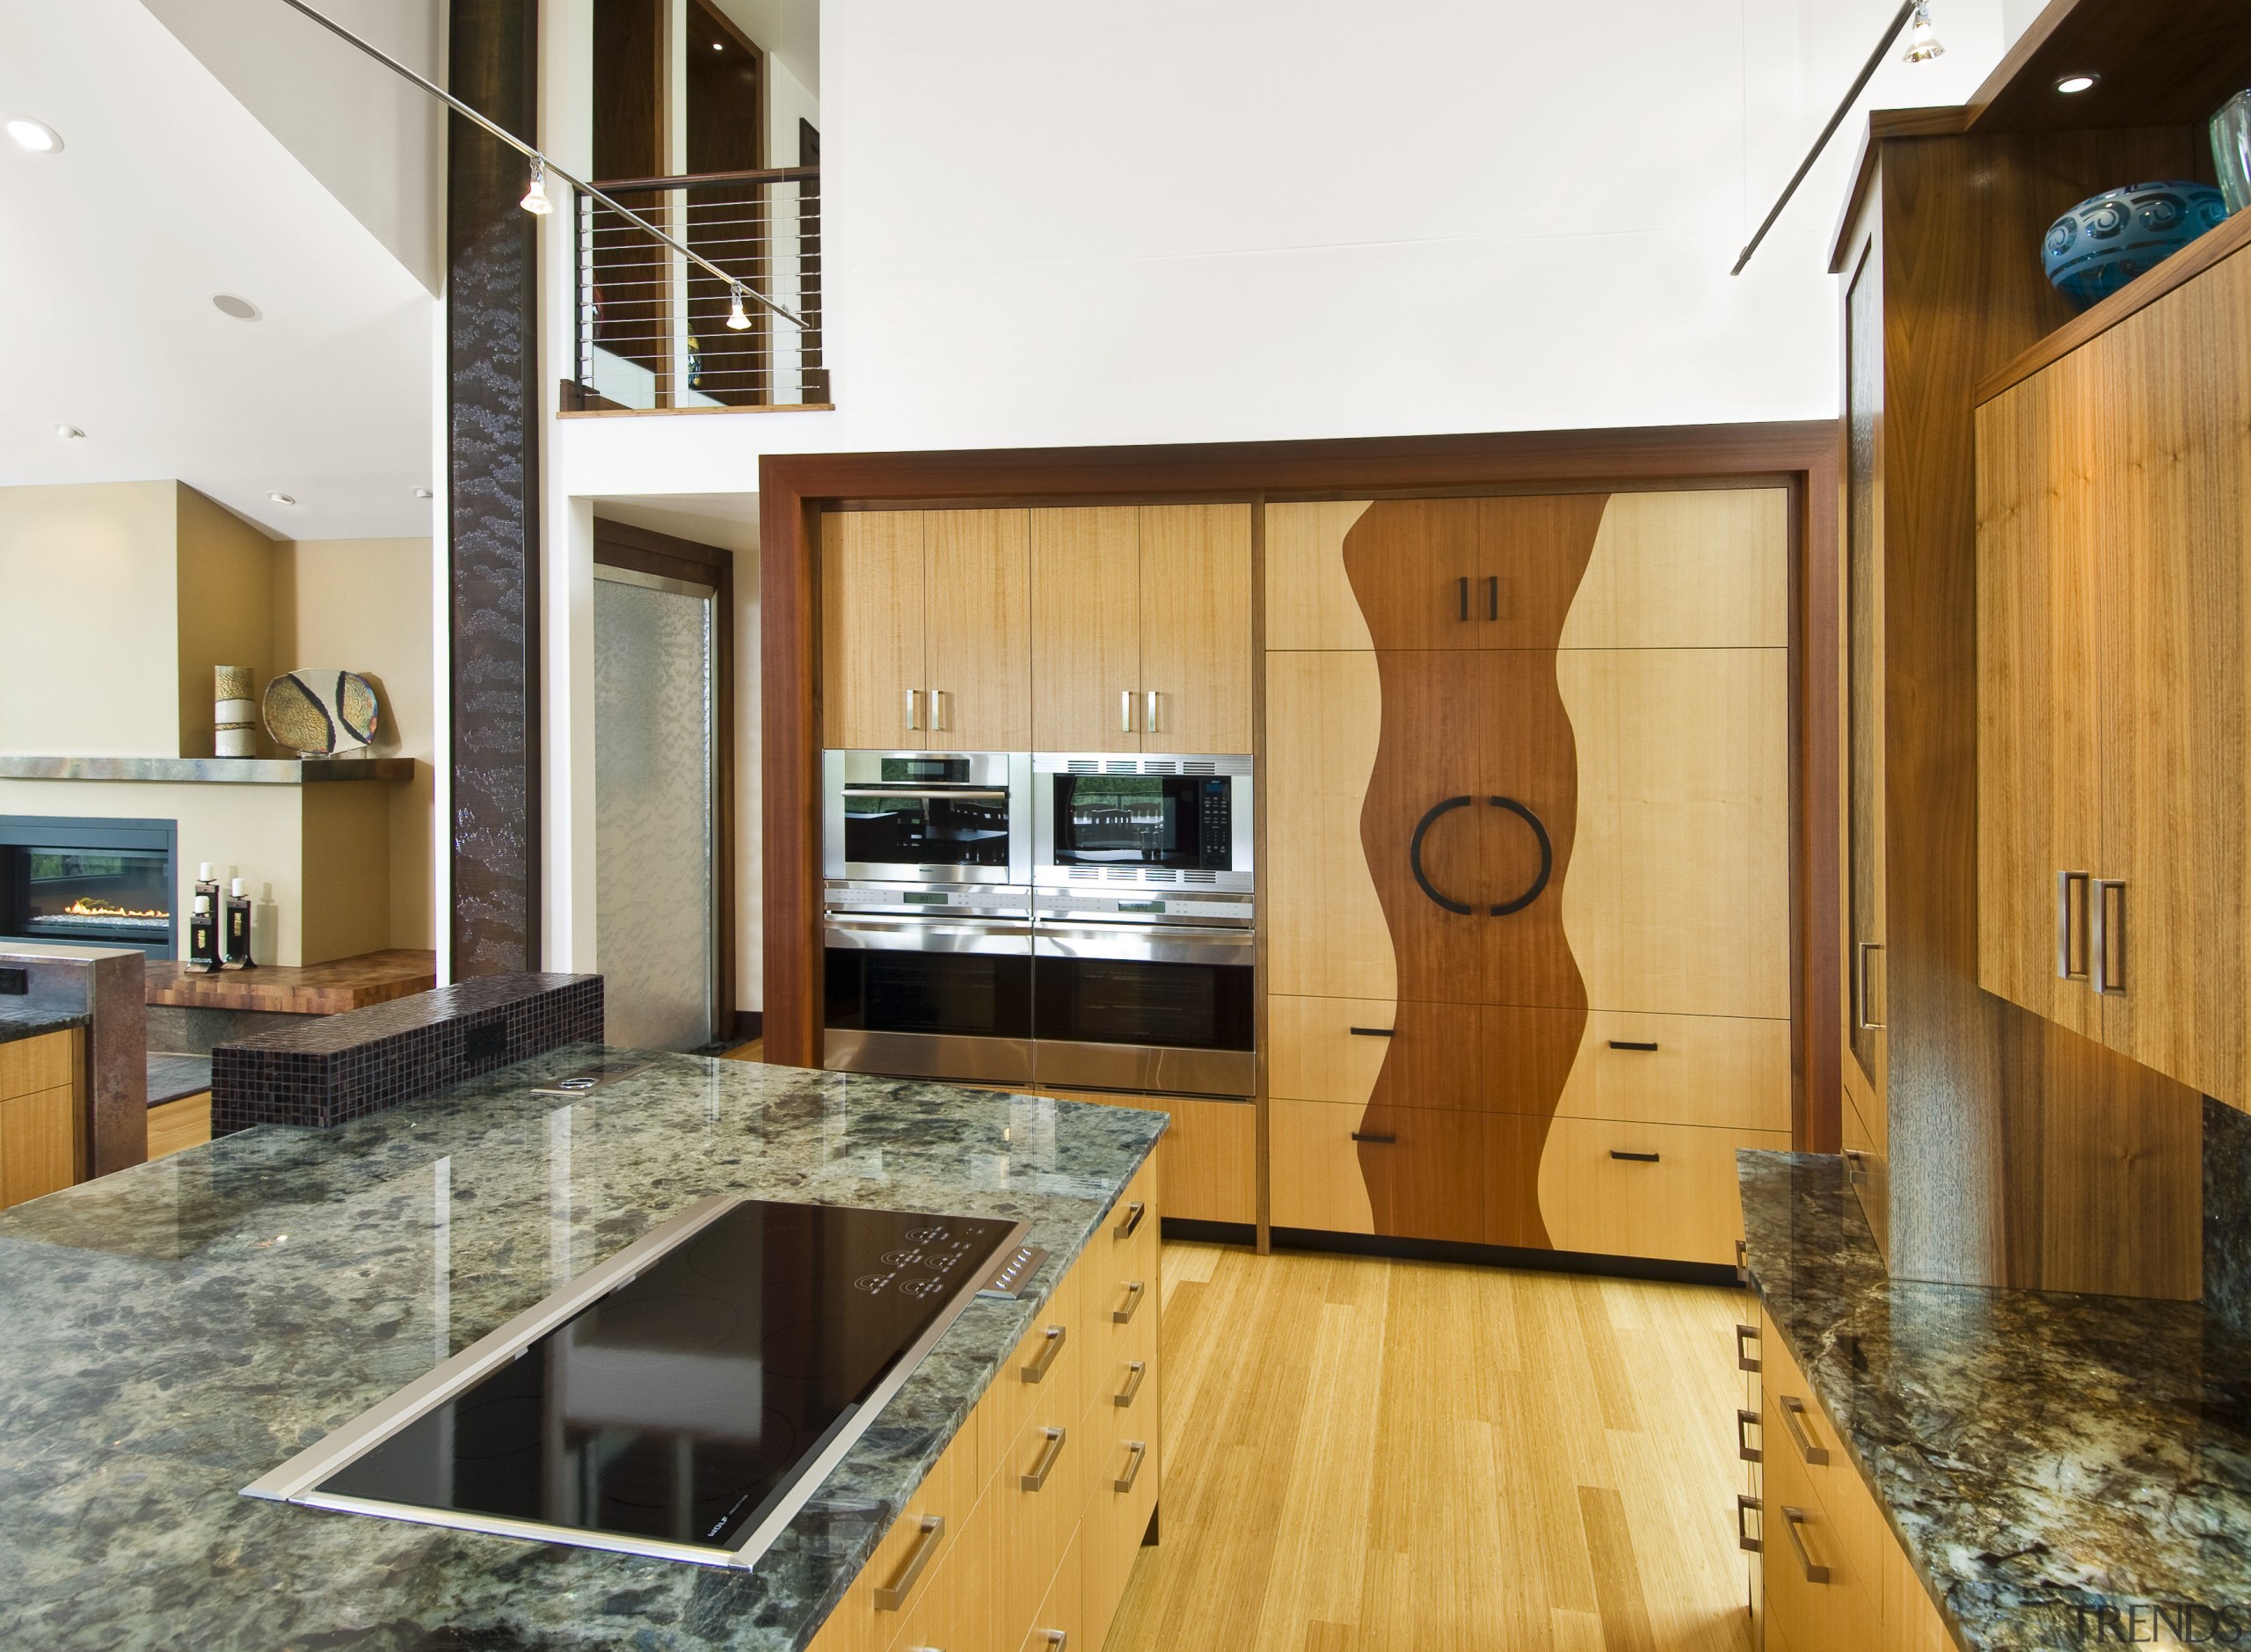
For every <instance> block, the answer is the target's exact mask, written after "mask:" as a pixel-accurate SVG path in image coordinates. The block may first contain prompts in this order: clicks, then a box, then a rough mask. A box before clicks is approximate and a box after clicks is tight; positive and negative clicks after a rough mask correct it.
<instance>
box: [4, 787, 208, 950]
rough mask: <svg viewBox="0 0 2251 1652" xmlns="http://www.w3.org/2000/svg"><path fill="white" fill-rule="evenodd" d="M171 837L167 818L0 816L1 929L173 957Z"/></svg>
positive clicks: (26, 937)
mask: <svg viewBox="0 0 2251 1652" xmlns="http://www.w3.org/2000/svg"><path fill="white" fill-rule="evenodd" d="M42 827H45V828H46V829H45V830H42V829H41V828H42ZM171 839H172V832H171V822H170V821H164V822H153V821H152V822H142V821H116V822H109V821H80V820H72V821H69V822H64V821H59V820H57V821H51V822H50V821H41V820H39V819H26V818H25V817H22V816H15V817H11V818H8V819H4V820H0V935H4V936H6V937H10V938H13V939H16V940H21V941H52V942H65V943H69V944H72V945H79V946H130V947H139V948H140V949H141V950H143V951H144V952H147V953H148V954H149V956H150V957H171V956H173V935H174V933H175V930H174V927H173V921H172V903H173V894H172V891H173V888H174V883H173V877H172V841H171ZM9 840H13V841H9Z"/></svg>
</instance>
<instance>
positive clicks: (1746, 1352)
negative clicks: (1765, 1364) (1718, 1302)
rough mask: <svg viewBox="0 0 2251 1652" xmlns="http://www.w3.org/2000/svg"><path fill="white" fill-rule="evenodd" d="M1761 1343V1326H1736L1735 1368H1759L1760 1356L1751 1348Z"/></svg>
mask: <svg viewBox="0 0 2251 1652" xmlns="http://www.w3.org/2000/svg"><path fill="white" fill-rule="evenodd" d="M1758 1345H1759V1328H1758V1327H1757V1326H1755V1325H1738V1326H1737V1327H1736V1328H1735V1368H1736V1369H1737V1371H1756V1370H1758V1369H1759V1356H1758V1355H1756V1354H1754V1353H1752V1351H1751V1350H1752V1349H1754V1348H1756V1347H1757V1346H1758Z"/></svg>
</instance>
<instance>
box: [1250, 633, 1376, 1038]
mask: <svg viewBox="0 0 2251 1652" xmlns="http://www.w3.org/2000/svg"><path fill="white" fill-rule="evenodd" d="M1383 703H1384V701H1383V682H1382V676H1381V673H1380V671H1379V670H1378V668H1377V665H1376V657H1375V655H1374V654H1373V653H1370V652H1364V651H1363V652H1345V651H1333V652H1323V653H1298V652H1290V653H1269V654H1268V655H1267V656H1266V774H1265V782H1266V784H1265V795H1264V797H1263V798H1261V800H1260V802H1261V804H1262V805H1263V806H1262V812H1263V813H1264V815H1265V816H1266V818H1267V819H1268V820H1270V821H1273V820H1286V821H1288V822H1289V823H1290V828H1289V830H1287V831H1286V832H1273V831H1270V832H1269V833H1267V834H1266V848H1265V859H1264V873H1263V876H1264V883H1265V890H1264V904H1265V909H1266V910H1265V923H1264V926H1263V927H1264V929H1265V932H1266V983H1265V985H1266V989H1267V991H1269V992H1270V993H1283V994H1290V995H1296V996H1300V997H1314V998H1360V999H1381V1000H1384V1001H1390V1000H1392V999H1395V997H1396V996H1397V995H1398V992H1399V972H1398V966H1397V964H1396V961H1395V957H1394V954H1393V951H1392V943H1391V931H1390V929H1389V928H1388V927H1387V926H1386V924H1385V921H1384V909H1383V905H1382V901H1381V899H1380V897H1379V895H1378V893H1377V890H1376V884H1375V881H1374V878H1373V875H1372V873H1371V871H1370V870H1369V866H1368V860H1367V852H1366V848H1365V847H1364V846H1363V843H1362V841H1361V837H1360V814H1361V810H1362V808H1363V806H1364V804H1366V799H1367V797H1368V791H1369V785H1370V781H1371V777H1372V776H1373V773H1374V769H1375V763H1376V753H1377V748H1378V745H1379V743H1380V739H1381V735H1382V725H1383Z"/></svg>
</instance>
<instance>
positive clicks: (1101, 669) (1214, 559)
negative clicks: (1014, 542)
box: [1030, 505, 1251, 754]
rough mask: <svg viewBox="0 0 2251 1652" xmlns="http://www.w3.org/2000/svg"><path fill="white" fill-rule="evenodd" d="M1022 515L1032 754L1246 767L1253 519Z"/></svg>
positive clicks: (1131, 511)
mask: <svg viewBox="0 0 2251 1652" xmlns="http://www.w3.org/2000/svg"><path fill="white" fill-rule="evenodd" d="M1250 594H1251V552H1250V507H1249V506H1248V505H1151V506H1119V507H1094V508H1085V509H1073V510H1044V511H1034V512H1032V513H1031V613H1032V625H1031V630H1032V639H1033V640H1032V666H1033V690H1034V692H1033V696H1032V705H1033V711H1032V730H1031V741H1030V744H1031V746H1032V747H1033V748H1034V749H1036V750H1038V751H1043V752H1180V753H1220V754H1237V753H1249V751H1250V749H1251V717H1250V697H1251V695H1250V682H1251V618H1250V606H1251V605H1250Z"/></svg>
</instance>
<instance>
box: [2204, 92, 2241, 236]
mask: <svg viewBox="0 0 2251 1652" xmlns="http://www.w3.org/2000/svg"><path fill="white" fill-rule="evenodd" d="M2212 165H2213V166H2214V167H2215V168H2217V169H2218V176H2219V193H2220V197H2221V199H2222V200H2226V202H2227V209H2228V211H2230V212H2241V211H2242V210H2243V209H2244V208H2245V207H2251V91H2239V92H2237V93H2236V94H2235V96H2233V98H2229V99H2228V100H2227V101H2226V103H2224V104H2222V105H2220V106H2219V108H2218V110H2217V111H2216V112H2214V113H2213V115H2212Z"/></svg>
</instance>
